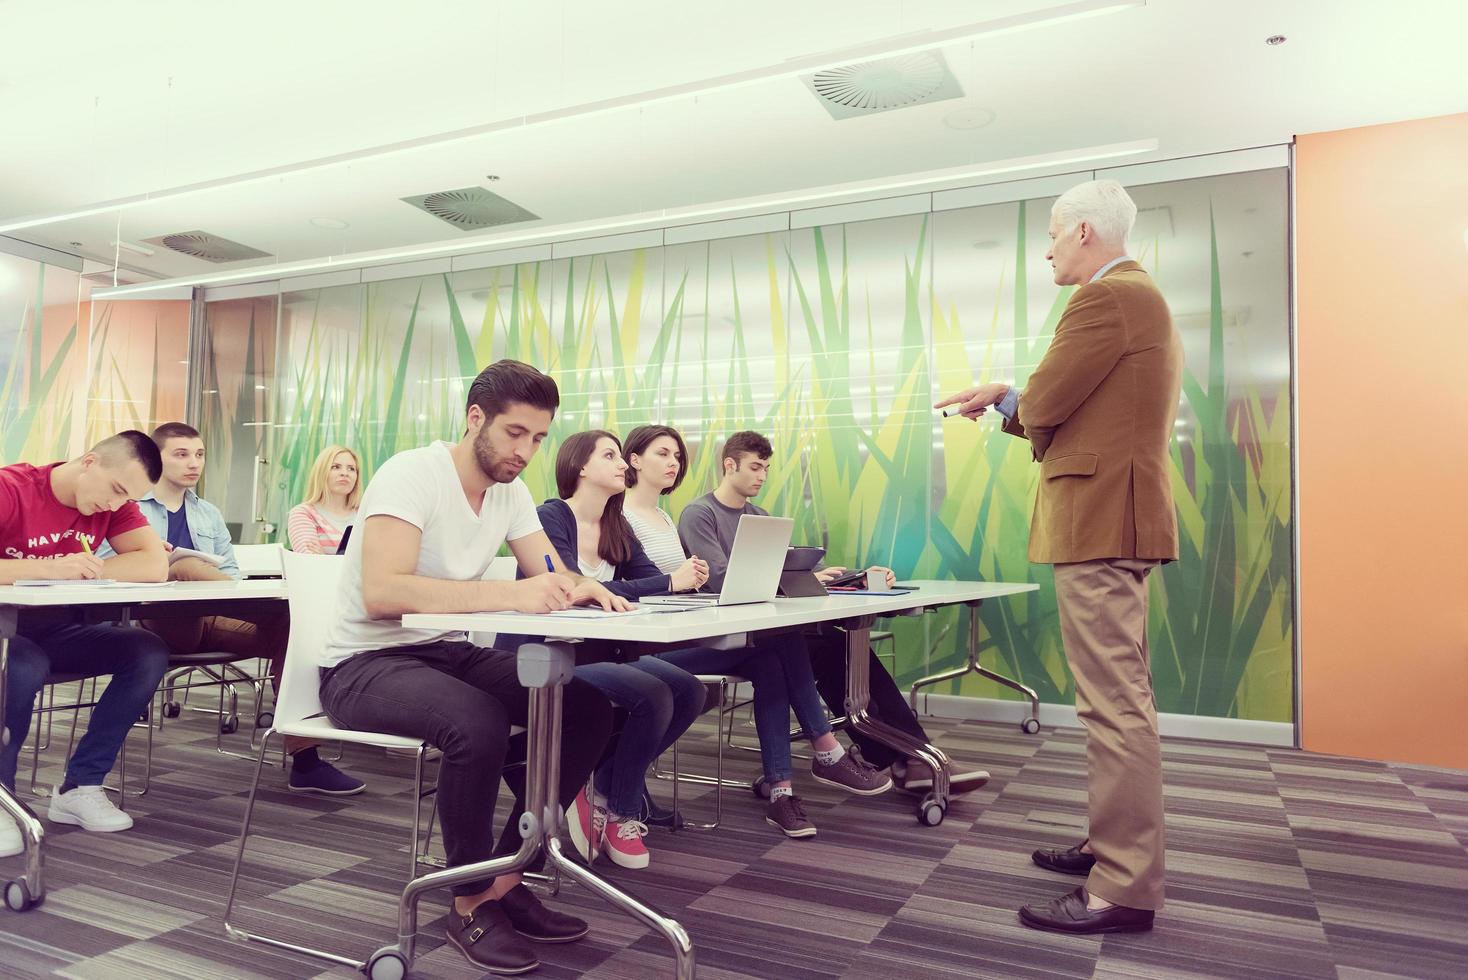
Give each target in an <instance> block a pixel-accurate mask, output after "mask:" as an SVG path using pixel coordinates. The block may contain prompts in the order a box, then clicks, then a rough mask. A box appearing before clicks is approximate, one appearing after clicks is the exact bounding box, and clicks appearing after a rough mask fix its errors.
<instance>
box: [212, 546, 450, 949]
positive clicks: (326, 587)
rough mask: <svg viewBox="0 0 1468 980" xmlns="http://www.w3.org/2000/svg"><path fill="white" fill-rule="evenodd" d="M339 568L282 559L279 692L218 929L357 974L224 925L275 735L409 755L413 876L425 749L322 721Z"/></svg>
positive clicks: (318, 560)
mask: <svg viewBox="0 0 1468 980" xmlns="http://www.w3.org/2000/svg"><path fill="white" fill-rule="evenodd" d="M344 564H345V559H344V558H341V557H339V556H337V555H297V554H295V553H293V552H291V553H285V554H284V556H283V567H284V571H285V579H286V593H287V599H288V601H289V603H290V613H291V632H290V642H289V644H288V645H287V647H286V655H285V669H284V670H283V671H282V676H281V681H280V691H279V694H278V696H277V698H276V701H275V720H274V724H273V726H272V727H271V728H270V729H269V730H267V731H266V732H265V735H264V737H263V738H262V739H261V740H260V759H259V762H258V763H257V764H256V767H255V781H254V783H252V784H251V786H250V799H249V803H248V804H246V806H245V819H244V822H243V824H242V825H241V826H240V846H239V851H238V853H237V854H236V855H235V862H234V873H233V874H232V875H231V876H230V879H229V897H228V898H227V899H226V901H225V904H224V929H225V932H226V933H228V934H229V936H230V937H231V938H234V939H238V940H242V941H247V942H258V943H263V944H265V945H268V946H274V947H277V948H279V949H287V950H291V951H292V952H297V953H304V954H306V955H308V956H314V957H316V958H318V959H322V960H326V961H329V962H332V963H341V964H345V965H347V966H352V967H355V968H356V969H359V970H361V969H363V968H364V967H365V965H366V964H365V963H363V962H361V961H357V960H351V959H348V958H346V957H343V956H338V955H336V954H334V953H330V952H327V951H326V950H322V949H314V948H311V947H306V946H300V945H298V944H296V943H290V942H285V941H284V940H280V939H274V938H271V937H268V936H263V935H258V934H255V933H250V932H247V931H245V930H243V929H239V928H237V927H235V926H234V925H232V924H231V923H230V913H231V912H232V911H233V909H234V899H235V892H236V889H237V888H238V886H239V879H240V868H241V866H242V865H243V863H244V858H245V844H246V842H247V841H248V839H249V834H250V819H251V817H252V815H253V814H254V810H255V798H256V795H257V794H258V792H259V789H260V773H261V772H262V771H263V770H264V763H265V753H266V751H267V750H268V749H269V745H270V739H271V738H272V737H273V736H275V735H281V736H286V735H297V736H300V737H302V738H309V739H318V740H326V739H335V740H338V741H342V742H352V743H355V744H358V745H373V746H378V747H381V748H397V749H411V750H414V754H415V757H416V762H415V773H414V792H413V839H412V844H411V846H410V847H409V849H408V850H409V860H410V862H411V863H410V864H409V866H408V876H409V877H410V878H411V877H414V876H415V875H416V874H417V873H418V864H419V854H418V828H419V818H420V812H419V811H420V810H421V807H422V799H423V793H422V789H423V753H424V751H425V750H426V749H427V748H428V746H427V744H426V743H425V742H423V741H422V740H421V739H416V738H404V737H402V736H399V735H386V734H383V733H381V732H359V731H352V730H350V729H345V728H338V727H337V726H336V725H335V724H333V723H332V721H331V720H330V719H329V718H327V717H326V715H325V713H324V711H323V710H322V707H321V672H320V670H319V668H318V666H317V662H316V653H317V652H318V651H320V650H321V649H322V648H323V647H325V645H326V637H327V630H328V627H329V626H330V624H331V622H332V621H333V620H334V619H335V614H336V600H337V594H338V591H339V585H340V580H341V574H342V571H343V566H344Z"/></svg>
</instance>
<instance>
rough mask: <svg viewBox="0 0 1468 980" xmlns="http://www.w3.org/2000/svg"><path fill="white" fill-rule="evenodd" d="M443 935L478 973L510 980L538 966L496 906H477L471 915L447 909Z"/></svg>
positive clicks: (502, 910) (502, 911) (493, 904)
mask: <svg viewBox="0 0 1468 980" xmlns="http://www.w3.org/2000/svg"><path fill="white" fill-rule="evenodd" d="M445 931H446V932H447V933H448V938H449V942H450V943H453V945H454V948H455V949H457V950H458V951H459V952H461V953H463V954H464V959H466V960H468V961H469V963H470V965H472V966H477V967H479V968H480V969H481V970H488V971H489V972H490V973H497V974H499V975H501V976H514V975H516V974H519V973H529V972H530V971H531V970H533V969H535V968H536V967H538V966H540V960H539V959H538V958H537V957H536V955H535V951H534V950H533V949H531V948H530V944H529V943H527V942H525V940H523V939H521V938H520V934H519V933H517V932H516V931H515V926H514V925H513V924H512V923H511V922H510V919H509V916H507V915H505V910H504V909H503V908H501V907H500V903H499V902H494V901H490V902H481V903H480V904H479V905H478V906H477V907H476V908H475V909H474V912H473V914H472V915H460V914H459V913H457V912H455V911H454V910H453V909H450V910H449V921H448V927H447V929H446V930H445Z"/></svg>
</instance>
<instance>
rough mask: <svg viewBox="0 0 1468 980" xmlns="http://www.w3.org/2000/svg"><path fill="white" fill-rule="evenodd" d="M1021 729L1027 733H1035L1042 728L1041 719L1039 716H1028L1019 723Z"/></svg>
mask: <svg viewBox="0 0 1468 980" xmlns="http://www.w3.org/2000/svg"><path fill="white" fill-rule="evenodd" d="M1019 730H1020V731H1022V732H1024V733H1025V734H1026V735H1034V734H1035V733H1036V732H1038V731H1039V730H1040V721H1039V719H1038V718H1026V719H1025V720H1024V721H1022V722H1020V723H1019Z"/></svg>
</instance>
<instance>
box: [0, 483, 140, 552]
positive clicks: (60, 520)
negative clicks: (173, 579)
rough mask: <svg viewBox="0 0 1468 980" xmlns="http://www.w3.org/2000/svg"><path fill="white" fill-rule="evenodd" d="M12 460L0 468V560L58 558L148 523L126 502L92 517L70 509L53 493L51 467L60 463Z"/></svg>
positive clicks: (131, 503) (93, 548)
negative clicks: (12, 461) (17, 461)
mask: <svg viewBox="0 0 1468 980" xmlns="http://www.w3.org/2000/svg"><path fill="white" fill-rule="evenodd" d="M60 465H61V464H60V463H51V464H50V465H49V466H32V465H31V464H30V463H16V464H14V465H12V466H5V467H0V558H60V557H62V556H63V555H74V554H76V553H77V552H79V551H81V550H82V539H83V538H86V540H87V543H88V544H89V545H91V547H92V550H93V551H96V550H97V546H98V545H100V544H101V543H102V542H103V541H105V540H106V539H108V538H111V537H114V536H116V535H119V534H126V533H127V532H128V531H132V530H136V529H137V528H140V527H147V526H148V519H147V518H146V517H144V516H143V512H142V511H140V510H138V505H137V504H135V503H133V502H132V501H131V500H129V501H128V502H127V503H125V504H123V505H122V506H121V507H119V508H118V509H117V510H115V511H106V510H104V511H99V512H98V513H95V514H92V515H91V516H90V517H88V516H86V515H84V514H83V513H82V512H81V511H79V510H77V509H76V508H75V507H68V506H66V505H65V504H63V503H62V502H61V501H59V500H57V499H56V494H54V493H52V492H51V471H52V470H54V469H55V468H56V467H58V466H60Z"/></svg>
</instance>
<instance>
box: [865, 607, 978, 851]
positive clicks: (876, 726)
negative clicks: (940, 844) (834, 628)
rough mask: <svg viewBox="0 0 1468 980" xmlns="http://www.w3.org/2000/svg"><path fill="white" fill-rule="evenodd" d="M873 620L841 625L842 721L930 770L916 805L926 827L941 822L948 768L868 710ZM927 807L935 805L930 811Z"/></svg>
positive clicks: (926, 746)
mask: <svg viewBox="0 0 1468 980" xmlns="http://www.w3.org/2000/svg"><path fill="white" fill-rule="evenodd" d="M875 621H876V617H874V616H862V617H860V618H858V619H851V620H847V621H845V622H844V623H842V627H843V628H844V629H845V631H846V717H847V721H848V725H849V727H850V728H852V729H853V730H855V731H857V732H860V733H861V734H863V735H865V736H867V737H868V738H873V739H876V740H877V741H878V742H881V743H882V744H883V745H886V746H888V747H890V748H892V749H895V750H896V751H898V752H901V753H903V754H904V755H907V756H910V757H912V758H916V759H919V760H921V761H922V762H923V763H924V764H926V765H927V766H928V768H930V769H932V770H933V790H932V792H931V793H929V794H928V795H927V796H925V797H923V799H922V801H921V802H919V804H918V816H919V818H920V819H922V821H923V822H924V823H926V824H928V825H929V826H933V825H936V824H937V823H939V822H940V821H941V820H942V819H943V813H944V812H945V811H946V810H947V809H948V780H949V778H950V777H951V776H952V764H951V763H950V762H949V760H948V756H947V755H946V754H944V752H943V750H942V749H940V748H938V747H937V746H936V745H933V744H932V743H931V742H926V741H923V740H922V739H920V738H915V737H914V736H912V735H909V734H908V733H907V732H904V731H901V730H899V729H897V728H894V727H892V726H891V725H889V724H887V723H886V722H884V721H882V720H881V719H880V718H876V717H874V716H873V715H872V714H871V713H870V711H869V710H868V708H869V705H870V704H871V630H872V624H873V623H874V622H875ZM930 804H935V805H936V809H934V808H933V807H932V806H930Z"/></svg>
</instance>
